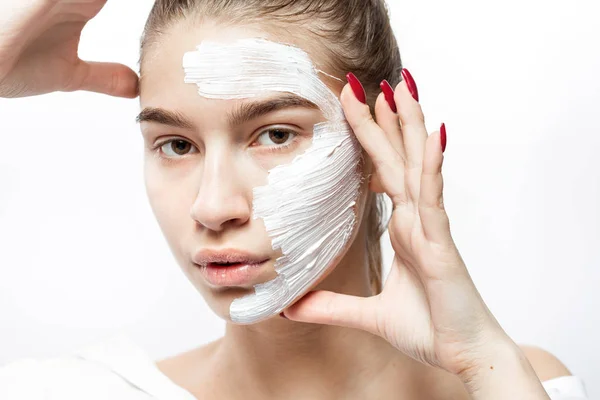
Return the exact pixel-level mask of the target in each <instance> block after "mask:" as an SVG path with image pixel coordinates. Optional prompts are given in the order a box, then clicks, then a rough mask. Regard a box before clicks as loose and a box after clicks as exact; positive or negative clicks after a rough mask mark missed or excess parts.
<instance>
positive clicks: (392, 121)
mask: <svg viewBox="0 0 600 400" xmlns="http://www.w3.org/2000/svg"><path fill="white" fill-rule="evenodd" d="M381 87H382V90H385V91H387V93H388V94H386V92H383V91H382V92H381V93H380V94H379V96H378V97H377V101H376V102H375V120H376V121H377V125H379V126H380V127H381V129H383V131H384V132H385V134H386V136H387V138H388V140H389V141H390V143H391V144H392V147H393V148H394V150H396V151H397V152H398V154H400V156H402V157H403V158H404V157H405V154H404V141H403V140H402V131H401V130H400V118H399V117H398V114H397V113H395V112H394V111H393V110H392V108H391V107H392V106H394V107H396V106H395V100H394V90H393V89H392V87H391V86H390V84H389V83H387V81H383V82H382V83H381ZM383 88H385V89H383ZM388 99H389V102H391V104H390V103H389V102H388ZM396 109H397V108H396Z"/></svg>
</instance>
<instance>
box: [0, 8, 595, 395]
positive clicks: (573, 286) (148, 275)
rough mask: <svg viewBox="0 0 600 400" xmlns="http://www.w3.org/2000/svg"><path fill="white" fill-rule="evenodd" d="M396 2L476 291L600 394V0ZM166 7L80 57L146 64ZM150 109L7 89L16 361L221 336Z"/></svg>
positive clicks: (97, 33)
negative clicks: (164, 183)
mask: <svg viewBox="0 0 600 400" xmlns="http://www.w3.org/2000/svg"><path fill="white" fill-rule="evenodd" d="M392 2H393V4H390V8H391V12H392V18H393V24H394V28H395V30H396V32H397V34H398V38H399V42H400V50H401V54H402V58H403V62H404V66H405V67H407V68H408V69H409V70H410V71H411V72H412V74H413V76H414V78H415V80H416V82H417V84H418V87H419V90H420V95H421V104H422V106H423V108H424V111H425V114H426V120H427V125H428V129H429V130H430V131H433V130H436V129H438V127H439V124H440V123H441V122H442V121H444V122H446V125H447V130H448V147H447V150H446V158H445V164H444V173H445V175H444V176H445V200H446V204H447V209H448V212H449V214H450V218H451V222H452V229H453V233H454V237H455V240H456V242H457V244H458V247H459V249H460V251H461V253H462V255H463V257H464V259H465V260H466V262H467V265H468V267H469V270H470V272H471V274H472V276H473V279H474V280H475V283H476V284H477V286H478V288H479V290H480V291H481V293H482V295H483V297H484V299H485V300H486V302H487V304H488V306H489V307H490V309H491V310H492V312H493V313H494V314H495V315H496V317H497V318H498V320H499V321H500V323H501V324H502V326H503V327H504V328H505V330H506V331H507V332H508V333H509V335H510V336H511V337H512V338H513V339H514V340H515V341H516V342H517V343H520V344H534V345H538V346H541V347H543V348H545V349H546V350H549V351H551V352H552V353H554V354H555V355H557V356H558V357H559V358H560V359H561V360H562V361H563V362H564V363H565V364H566V365H567V366H568V367H569V368H570V370H571V371H572V372H573V374H576V375H580V376H581V377H583V378H584V379H585V381H586V382H587V386H588V390H589V394H590V397H591V398H600V385H598V384H597V383H596V382H597V377H598V376H599V375H600V374H599V368H600V367H598V365H600V351H599V350H600V346H599V345H598V338H599V337H600V318H599V312H598V308H597V306H598V304H599V303H600V294H599V292H598V284H599V283H600V272H599V271H600V162H599V161H598V160H599V157H598V153H600V129H599V128H598V125H599V124H600V121H599V118H598V116H599V114H600V113H599V112H598V111H599V109H600V78H599V73H600V50H599V48H600V44H599V42H600V24H599V23H598V16H599V15H600V12H599V11H598V6H597V2H596V1H592V0H590V1H570V2H568V3H567V2H564V1H563V2H558V1H556V2H551V1H545V2H539V3H538V2H533V1H529V2H526V1H519V2H518V3H517V2H515V3H512V2H497V3H492V2H481V1H453V2H448V1H434V0H428V1H398V0H392ZM150 6H151V2H150V1H115V0H111V1H109V2H108V5H107V6H106V7H105V9H104V10H103V11H102V12H101V13H100V15H99V16H98V17H97V18H96V19H94V20H93V21H92V22H91V23H90V24H89V25H88V26H87V27H86V29H85V30H84V34H83V39H82V46H81V50H80V55H81V56H82V57H83V58H85V59H90V60H103V61H118V62H122V63H125V64H127V65H129V66H131V67H132V68H134V69H135V70H137V59H138V41H139V37H140V35H141V31H142V27H143V24H144V22H145V19H146V16H147V14H148V12H149V9H150ZM138 111H139V110H138V102H137V101H136V100H124V99H115V98H111V97H108V96H102V95H97V94H91V93H84V92H78V93H70V94H67V93H57V94H51V95H46V96H40V97H35V98H27V99H20V100H0V143H1V151H2V152H1V155H0V184H1V185H0V343H1V344H0V364H3V363H6V362H9V361H11V360H13V359H16V358H19V357H24V356H35V357H38V356H39V357H44V356H54V355H61V354H64V353H65V352H67V351H71V350H72V349H75V348H78V347H80V346H82V345H84V344H87V343H89V342H92V341H95V340H97V339H101V338H102V337H104V336H106V335H109V334H112V333H113V332H116V331H118V330H123V331H126V332H127V333H128V334H130V335H131V336H133V338H134V340H136V341H137V342H138V343H140V345H142V346H143V347H145V348H146V349H147V350H148V351H149V352H150V353H151V355H152V357H154V358H155V359H158V358H162V357H166V356H167V355H171V354H176V353H178V352H181V351H184V350H185V349H188V348H191V347H195V346H197V345H200V344H202V343H205V342H207V341H210V340H213V339H215V338H217V337H219V336H220V335H221V334H222V332H223V326H224V325H223V322H222V321H221V320H220V319H218V318H217V317H215V316H214V315H213V314H212V313H211V311H210V310H209V309H208V308H207V306H206V305H205V304H204V301H203V300H202V297H201V296H200V295H199V294H197V292H196V291H195V290H194V289H193V287H192V285H191V284H190V283H189V282H188V281H187V280H186V278H185V277H184V275H183V274H182V273H181V272H180V269H179V267H178V266H177V265H176V263H175V261H174V259H173V258H172V256H171V254H170V252H169V249H168V248H167V245H166V242H165V240H164V239H163V237H162V234H161V233H160V231H159V228H158V225H157V223H156V221H155V220H154V217H153V215H152V213H151V210H150V207H149V205H148V201H147V199H146V194H145V190H144V186H143V180H142V139H141V135H140V133H139V129H138V127H137V126H136V124H135V122H134V117H135V115H136V113H137V112H138ZM385 243H386V249H387V250H388V251H387V252H386V260H388V261H389V260H390V259H391V258H390V252H389V246H388V244H387V240H386V241H385ZM387 264H388V262H386V265H387Z"/></svg>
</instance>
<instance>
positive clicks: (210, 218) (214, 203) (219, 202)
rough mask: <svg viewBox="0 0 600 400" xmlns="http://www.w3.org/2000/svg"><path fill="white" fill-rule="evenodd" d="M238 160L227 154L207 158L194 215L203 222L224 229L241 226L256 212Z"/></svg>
mask: <svg viewBox="0 0 600 400" xmlns="http://www.w3.org/2000/svg"><path fill="white" fill-rule="evenodd" d="M236 167H237V166H236V165H235V160H234V159H232V158H231V157H227V156H226V155H225V154H220V155H214V156H210V158H209V157H208V156H207V157H205V159H204V168H203V170H202V175H201V180H200V189H199V191H198V194H197V196H196V199H195V201H194V204H192V207H191V210H190V215H191V217H192V218H193V219H194V220H196V221H197V222H198V223H199V224H200V225H202V226H204V227H205V228H207V229H210V230H212V231H216V232H220V231H223V230H224V229H226V228H227V227H232V226H241V225H243V224H245V223H246V222H248V220H249V219H250V216H251V213H252V205H251V198H252V195H251V192H252V188H248V187H247V184H245V183H244V180H243V179H242V178H243V177H242V176H241V174H239V173H238V172H237V171H238V170H239V169H242V170H243V168H236Z"/></svg>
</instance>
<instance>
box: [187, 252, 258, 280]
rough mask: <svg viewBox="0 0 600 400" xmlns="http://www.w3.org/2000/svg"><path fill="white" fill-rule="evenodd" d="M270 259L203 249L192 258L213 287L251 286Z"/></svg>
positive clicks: (245, 253)
mask: <svg viewBox="0 0 600 400" xmlns="http://www.w3.org/2000/svg"><path fill="white" fill-rule="evenodd" d="M269 259H270V257H264V256H260V255H256V254H252V253H249V252H245V251H242V250H237V249H225V250H210V249H203V250H200V251H199V252H197V253H196V254H194V256H193V257H192V261H193V262H194V264H196V266H197V267H199V270H200V273H201V275H202V276H203V278H204V279H205V280H206V281H207V282H208V283H209V284H211V285H213V286H244V285H249V284H251V283H252V282H253V281H256V279H257V278H258V277H259V276H260V274H261V270H262V268H261V267H262V266H264V265H265V264H266V262H267V261H268V260H269Z"/></svg>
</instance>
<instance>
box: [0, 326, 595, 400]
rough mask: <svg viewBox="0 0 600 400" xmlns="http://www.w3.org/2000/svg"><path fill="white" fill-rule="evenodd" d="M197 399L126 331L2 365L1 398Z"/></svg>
mask: <svg viewBox="0 0 600 400" xmlns="http://www.w3.org/2000/svg"><path fill="white" fill-rule="evenodd" d="M543 385H544V388H545V389H546V391H547V392H548V395H549V396H550V398H551V399H552V400H582V399H587V395H586V391H585V387H584V383H583V381H582V380H581V379H580V378H578V377H576V376H563V377H560V378H555V379H551V380H549V381H545V382H543ZM59 399H60V400H100V399H102V400H121V399H123V400H150V399H154V400H196V398H195V397H194V396H193V395H192V394H191V393H190V392H188V391H187V390H185V389H183V388H182V387H180V386H178V385H176V384H175V383H174V382H173V381H171V380H170V379H169V378H168V377H167V376H166V375H164V374H163V373H162V372H161V371H160V370H159V369H158V367H157V366H156V364H155V362H154V361H153V360H152V359H151V358H150V356H149V354H148V353H146V351H144V350H143V349H142V348H141V347H139V346H138V345H136V344H135V343H134V342H133V341H132V340H131V339H130V338H129V336H127V335H126V334H124V333H117V334H115V335H113V336H111V337H109V338H108V339H104V340H101V341H98V342H96V343H94V344H92V345H89V346H87V347H84V348H82V349H80V350H78V351H75V352H74V353H72V354H69V355H67V356H63V357H55V358H47V359H34V358H23V359H20V360H17V361H13V362H11V363H9V364H7V365H5V366H4V367H2V368H0V400H59Z"/></svg>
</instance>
